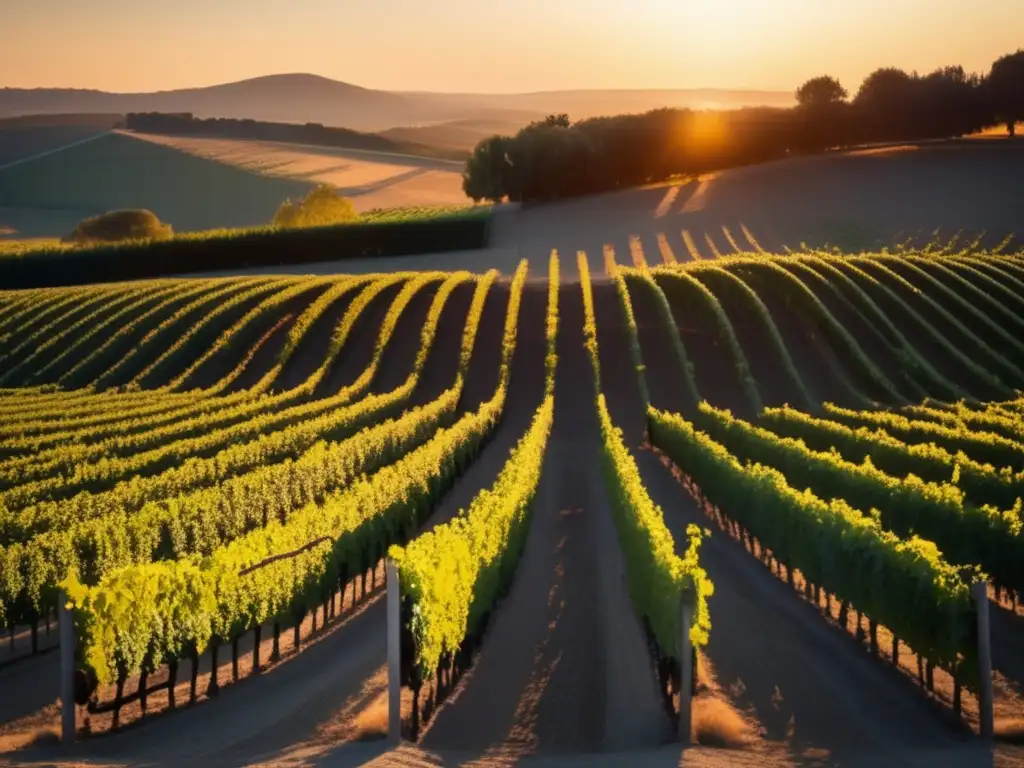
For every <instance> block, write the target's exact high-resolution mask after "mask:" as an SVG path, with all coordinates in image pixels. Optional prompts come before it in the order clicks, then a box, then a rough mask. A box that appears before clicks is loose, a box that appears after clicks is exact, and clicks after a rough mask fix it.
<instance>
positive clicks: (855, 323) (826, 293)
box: [782, 264, 929, 400]
mask: <svg viewBox="0 0 1024 768" xmlns="http://www.w3.org/2000/svg"><path fill="white" fill-rule="evenodd" d="M782 266H783V267H785V268H786V269H787V271H788V272H790V274H792V275H793V276H794V277H796V278H798V279H799V280H800V281H801V282H802V283H803V284H804V285H805V286H807V288H808V289H809V290H810V291H811V293H813V294H814V295H815V296H817V297H818V300H819V301H820V302H821V303H822V304H823V305H824V306H825V309H827V310H828V311H829V312H830V313H831V314H832V316H833V317H834V318H835V319H836V320H837V321H838V322H839V324H840V325H842V326H843V328H845V329H846V330H847V331H848V332H849V334H850V336H852V337H853V340H854V341H855V342H856V343H857V346H859V347H860V348H861V349H862V350H863V351H864V354H865V355H866V356H867V357H868V359H869V360H871V361H872V362H873V363H874V364H875V365H876V366H877V367H878V369H879V370H880V371H881V372H882V374H883V375H885V377H886V378H887V379H889V381H891V382H892V383H893V385H894V386H895V387H896V388H897V390H898V391H900V393H901V394H903V395H904V397H906V398H907V399H909V400H923V399H924V398H925V397H927V396H928V394H929V393H928V392H925V391H924V390H923V389H921V387H920V385H918V384H916V383H915V382H914V381H913V380H912V379H910V378H909V377H908V376H907V375H906V373H905V372H904V368H903V365H902V363H901V362H900V360H899V358H898V357H897V356H896V354H895V352H894V351H893V348H892V346H891V345H890V344H889V342H888V341H887V340H886V338H885V337H884V336H883V335H882V334H881V333H880V332H879V331H878V330H877V329H876V328H875V327H874V325H872V323H871V322H869V321H868V319H867V318H866V317H864V315H863V314H861V313H860V312H859V311H858V310H857V309H856V308H855V307H854V306H853V305H852V304H851V303H849V302H848V301H846V300H845V299H844V298H841V297H840V296H837V295H836V293H835V291H832V290H830V289H829V288H828V287H826V286H825V285H824V283H823V281H822V280H819V279H817V278H816V277H815V276H814V275H815V274H817V273H813V274H812V273H810V272H808V271H807V270H804V269H800V268H797V267H787V266H786V265H785V264H783V265H782ZM837 287H838V286H837Z"/></svg>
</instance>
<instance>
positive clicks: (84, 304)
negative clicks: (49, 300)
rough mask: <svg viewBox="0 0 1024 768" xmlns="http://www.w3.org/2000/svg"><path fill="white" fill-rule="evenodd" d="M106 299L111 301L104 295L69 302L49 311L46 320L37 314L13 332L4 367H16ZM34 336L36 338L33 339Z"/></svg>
mask: <svg viewBox="0 0 1024 768" xmlns="http://www.w3.org/2000/svg"><path fill="white" fill-rule="evenodd" d="M106 301H109V298H108V297H107V296H104V295H97V296H92V297H88V298H85V299H83V300H81V301H76V302H72V303H71V304H67V305H65V306H64V307H63V308H61V309H60V310H59V311H56V312H54V313H53V314H52V315H51V314H49V313H47V314H46V317H45V320H42V319H41V318H42V316H41V315H40V316H37V320H36V322H30V323H26V324H25V325H24V326H22V327H20V328H19V329H18V330H17V331H15V332H14V333H12V334H11V338H10V339H9V340H8V341H7V343H6V344H5V346H6V348H7V351H6V354H5V355H4V358H3V363H4V369H5V370H10V369H11V368H14V366H16V365H18V364H20V363H21V362H22V361H24V360H25V359H26V358H28V357H29V355H31V354H33V353H34V352H35V351H36V349H37V348H38V345H39V344H40V343H42V342H43V341H45V340H48V339H50V338H52V337H53V336H56V335H58V334H60V333H61V332H63V331H64V330H66V329H67V328H68V327H69V326H70V325H72V324H73V323H75V322H77V321H78V320H80V319H81V318H83V317H86V316H87V315H89V314H90V313H92V312H94V311H96V310H97V309H99V308H100V307H101V306H102V304H103V303H104V302H106ZM44 331H45V336H40V332H44ZM33 337H35V340H34V341H31V340H32V339H33ZM26 342H29V343H26Z"/></svg>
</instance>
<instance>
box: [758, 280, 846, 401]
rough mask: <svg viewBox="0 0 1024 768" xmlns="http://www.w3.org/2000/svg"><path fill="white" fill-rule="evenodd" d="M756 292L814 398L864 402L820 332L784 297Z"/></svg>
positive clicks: (818, 399) (766, 292)
mask: <svg viewBox="0 0 1024 768" xmlns="http://www.w3.org/2000/svg"><path fill="white" fill-rule="evenodd" d="M757 295H758V296H760V297H761V301H763V302H764V304H765V306H766V307H768V312H769V313H770V314H771V316H772V319H773V320H775V326H776V327H777V328H778V329H779V334H780V335H781V336H782V339H783V341H784V342H785V344H786V349H788V350H789V354H790V355H791V356H792V357H793V363H794V365H796V369H797V370H798V371H799V372H800V375H801V377H802V378H803V380H804V385H805V386H806V387H807V390H808V391H809V392H810V393H811V397H813V398H814V399H815V400H817V401H818V402H819V403H823V402H826V401H827V402H832V403H837V404H847V405H850V406H851V407H852V406H859V405H861V404H862V402H863V401H862V400H861V399H860V398H859V397H858V395H857V394H856V392H855V391H854V390H853V388H852V385H851V384H850V381H849V379H847V378H846V375H845V373H844V372H843V369H842V366H841V365H840V363H839V360H838V359H836V355H835V352H834V351H833V350H832V347H831V346H829V344H828V342H827V341H825V339H824V338H823V337H822V336H821V333H820V332H819V331H817V330H816V329H814V328H811V327H809V326H808V325H807V324H806V323H805V322H804V320H803V318H802V317H801V316H800V314H799V313H798V312H797V311H796V310H794V309H793V308H792V307H790V306H789V305H788V304H787V303H786V302H785V301H784V300H783V299H782V298H780V297H778V296H776V295H774V294H772V293H770V292H768V291H763V290H762V291H758V294H757Z"/></svg>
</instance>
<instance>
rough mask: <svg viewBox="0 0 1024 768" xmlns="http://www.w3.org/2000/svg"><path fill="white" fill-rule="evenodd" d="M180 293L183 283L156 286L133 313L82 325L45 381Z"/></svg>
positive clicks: (52, 379) (59, 352) (110, 314)
mask: <svg viewBox="0 0 1024 768" xmlns="http://www.w3.org/2000/svg"><path fill="white" fill-rule="evenodd" d="M180 292H181V286H175V287H173V288H168V287H164V288H162V289H155V290H154V291H152V292H151V293H150V294H149V296H148V298H147V300H146V302H145V303H144V304H142V305H140V306H139V307H137V308H136V309H135V310H133V311H132V312H131V313H130V314H127V315H122V316H120V317H116V316H114V315H115V313H113V312H112V313H109V315H108V316H107V317H106V318H103V319H98V320H97V322H96V323H95V324H92V325H90V326H88V327H87V328H83V329H82V330H81V331H80V332H79V333H76V334H75V338H74V339H72V340H70V341H69V343H68V344H61V345H59V349H57V350H56V352H55V353H54V354H53V356H52V357H51V359H54V358H56V357H57V356H59V355H63V358H62V359H61V360H60V362H58V363H56V364H55V365H53V366H51V367H50V369H49V370H48V371H47V372H46V373H45V375H44V380H45V381H47V382H54V381H57V379H58V378H60V376H62V375H63V374H64V373H66V372H67V371H70V370H71V369H72V368H73V367H74V366H75V365H76V364H77V363H78V362H79V361H81V360H83V359H84V358H85V357H86V356H87V355H89V354H90V353H91V352H93V351H94V350H95V349H97V348H99V347H100V346H102V345H103V344H104V343H106V341H107V340H108V339H110V338H111V337H112V336H113V335H114V334H116V333H118V332H119V331H121V330H122V329H123V328H126V327H128V326H130V325H131V323H133V322H135V321H136V320H137V319H138V318H139V317H141V316H143V315H145V314H146V313H147V312H150V311H153V310H154V309H155V308H156V307H157V306H159V305H160V304H161V303H162V302H164V301H167V300H169V299H171V298H173V297H174V296H175V295H176V294H178V293H180ZM138 298H139V297H138V296H136V297H135V299H133V301H135V300H137V299H138ZM126 303H127V302H126ZM91 331H95V333H93V335H92V336H91V337H90V338H89V339H88V340H86V341H85V342H83V336H84V335H85V334H86V333H89V332H91ZM47 362H49V361H47ZM45 364H46V363H42V364H40V365H38V366H36V369H37V370H38V369H40V368H42V367H43V365H45Z"/></svg>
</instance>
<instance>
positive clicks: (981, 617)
mask: <svg viewBox="0 0 1024 768" xmlns="http://www.w3.org/2000/svg"><path fill="white" fill-rule="evenodd" d="M971 595H972V596H973V597H974V607H975V610H976V611H977V615H978V718H979V731H980V735H981V738H982V739H984V740H986V741H991V739H992V735H993V732H994V730H995V720H994V714H993V710H992V637H991V635H990V633H989V620H988V619H989V617H988V585H987V584H986V583H985V582H983V581H978V582H975V584H974V585H973V586H972V587H971Z"/></svg>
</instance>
